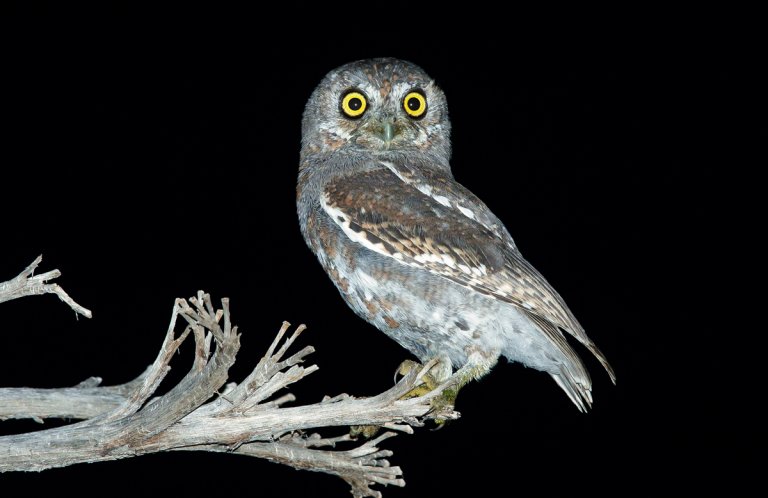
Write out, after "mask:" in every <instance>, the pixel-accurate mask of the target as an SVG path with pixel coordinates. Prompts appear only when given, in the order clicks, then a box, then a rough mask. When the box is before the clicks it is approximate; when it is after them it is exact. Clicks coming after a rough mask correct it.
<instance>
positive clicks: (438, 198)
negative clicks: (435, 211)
mask: <svg viewBox="0 0 768 498" xmlns="http://www.w3.org/2000/svg"><path fill="white" fill-rule="evenodd" d="M432 198H433V199H434V200H436V201H437V202H439V203H440V204H442V205H443V206H448V207H451V201H449V200H448V198H447V197H446V196H444V195H433V196H432Z"/></svg>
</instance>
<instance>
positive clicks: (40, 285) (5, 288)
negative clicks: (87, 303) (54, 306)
mask: <svg viewBox="0 0 768 498" xmlns="http://www.w3.org/2000/svg"><path fill="white" fill-rule="evenodd" d="M42 260H43V255H42V254H41V255H40V256H38V257H37V258H35V260H34V261H33V262H32V263H31V264H30V265H29V266H27V267H26V268H25V269H24V271H22V272H21V273H19V275H18V276H17V277H16V278H14V279H12V280H8V281H7V282H2V283H0V303H4V302H5V301H10V300H11V299H18V298H20V297H24V296H35V295H40V294H56V295H57V296H59V299H61V300H62V301H64V302H65V303H67V304H68V305H69V307H70V308H72V309H73V310H75V312H77V313H80V314H81V315H83V316H84V317H86V318H91V316H92V315H91V310H89V309H86V308H83V307H82V306H80V305H79V304H77V303H76V302H75V301H74V300H73V299H72V298H71V297H69V295H68V294H67V293H66V292H64V289H62V288H61V287H59V284H49V283H48V281H49V280H53V279H54V278H58V277H60V276H61V272H60V271H59V270H51V271H49V272H45V273H41V274H40V275H34V273H35V270H36V269H37V266H38V265H39V264H40V262H41V261H42Z"/></svg>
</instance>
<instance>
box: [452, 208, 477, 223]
mask: <svg viewBox="0 0 768 498" xmlns="http://www.w3.org/2000/svg"><path fill="white" fill-rule="evenodd" d="M456 207H457V208H459V211H461V214H463V215H464V216H466V217H467V218H469V219H470V220H474V219H475V213H474V212H473V211H472V210H471V209H467V208H465V207H464V206H461V205H459V204H456Z"/></svg>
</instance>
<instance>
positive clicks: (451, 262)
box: [443, 254, 456, 268]
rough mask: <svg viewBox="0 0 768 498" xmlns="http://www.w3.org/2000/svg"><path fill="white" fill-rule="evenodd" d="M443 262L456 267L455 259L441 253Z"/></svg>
mask: <svg viewBox="0 0 768 498" xmlns="http://www.w3.org/2000/svg"><path fill="white" fill-rule="evenodd" d="M443 263H445V264H446V265H448V266H450V267H451V268H456V260H455V259H454V258H453V257H452V256H449V255H448V254H443Z"/></svg>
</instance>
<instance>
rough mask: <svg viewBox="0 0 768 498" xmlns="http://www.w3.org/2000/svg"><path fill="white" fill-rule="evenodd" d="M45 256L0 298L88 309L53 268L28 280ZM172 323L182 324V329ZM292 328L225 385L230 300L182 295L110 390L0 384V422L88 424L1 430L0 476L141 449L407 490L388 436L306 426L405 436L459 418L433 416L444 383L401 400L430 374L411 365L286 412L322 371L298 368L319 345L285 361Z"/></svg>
mask: <svg viewBox="0 0 768 498" xmlns="http://www.w3.org/2000/svg"><path fill="white" fill-rule="evenodd" d="M40 259H41V258H37V259H36V260H35V262H34V263H33V264H32V265H30V267H28V268H27V269H26V270H25V271H24V272H22V273H21V274H20V275H19V276H18V277H16V278H15V279H13V280H11V281H9V282H5V283H2V284H0V302H3V301H7V300H9V299H14V298H16V297H21V296H25V295H35V294H42V293H49V292H51V293H56V294H57V295H59V297H62V296H66V299H64V297H62V300H64V301H65V302H67V304H69V305H70V306H71V307H73V309H75V310H76V311H78V312H79V313H81V314H84V315H85V316H90V312H89V311H88V310H86V309H85V308H82V307H81V306H80V305H77V303H75V302H74V301H72V299H71V298H69V296H67V295H66V293H64V291H63V289H61V288H59V287H58V286H56V288H57V289H58V290H56V289H53V288H52V287H51V286H52V285H55V284H47V283H45V282H46V281H47V280H50V279H51V278H55V277H56V276H58V275H59V273H58V272H56V271H54V272H48V273H46V274H43V275H38V276H32V273H33V271H34V269H35V268H36V266H37V265H38V264H39V262H40ZM41 286H42V287H41ZM40 289H43V290H42V291H41V290H40ZM190 303H191V305H190ZM86 313H87V314H86ZM179 318H182V320H181V322H186V326H185V328H184V329H183V331H182V332H181V333H180V334H177V331H176V329H177V328H178V327H177V326H178V322H179ZM289 327H290V325H289V324H288V323H284V324H283V326H282V328H281V329H280V330H279V332H278V334H277V336H276V337H275V339H274V341H273V342H272V345H271V346H270V347H269V348H268V350H267V354H265V355H264V357H263V358H262V359H261V361H259V363H258V365H256V367H255V368H254V369H253V371H252V372H251V374H250V375H248V376H247V377H246V378H245V379H244V380H243V382H241V383H240V384H235V383H233V382H230V383H227V380H228V371H229V368H230V367H231V366H232V365H233V364H234V362H235V357H236V355H237V352H238V350H239V347H240V340H239V334H238V332H237V327H235V326H233V325H232V323H231V319H230V314H229V302H228V300H227V299H223V300H222V307H221V309H218V310H216V309H214V307H213V304H212V302H211V299H210V297H209V296H208V295H207V294H204V293H202V292H199V293H198V295H197V297H196V298H190V299H189V301H187V300H184V299H177V300H176V302H175V303H174V307H173V313H172V316H171V322H170V325H169V327H168V330H167V332H166V336H165V340H164V341H163V344H162V346H161V349H160V353H159V354H158V356H157V358H156V360H155V362H154V363H153V364H152V365H150V367H149V368H147V369H146V370H145V371H144V373H143V374H141V375H140V376H139V377H138V378H136V379H135V380H134V381H132V382H130V383H128V384H124V385H121V386H106V387H105V386H99V384H100V382H101V380H100V379H98V378H95V377H93V378H90V379H88V380H86V381H84V382H82V383H81V384H79V385H77V386H75V387H67V388H61V389H31V388H5V389H0V420H2V419H8V418H32V419H34V420H38V421H42V419H45V418H79V419H84V420H83V421H82V422H78V423H74V424H71V425H67V426H64V427H58V428H53V429H48V430H43V431H37V432H32V433H28V434H19V435H12V436H4V437H0V472H8V471H42V470H45V469H49V468H54V467H65V466H68V465H73V464H76V463H84V462H98V461H104V460H116V459H121V458H129V457H133V456H137V455H142V454H147V453H156V452H163V451H190V450H200V451H215V452H230V453H234V454H240V455H245V456H252V457H257V458H266V459H268V460H271V461H274V462H277V463H282V464H285V465H290V466H292V467H295V468H298V469H305V470H313V471H319V472H326V473H329V474H333V475H337V476H339V477H341V478H342V479H344V480H345V481H347V482H348V483H349V484H350V486H351V488H352V493H353V495H354V496H357V497H364V496H381V493H380V492H379V491H377V490H374V489H371V487H370V486H371V485H374V484H384V485H396V486H403V485H405V481H404V480H403V479H402V472H401V470H400V468H399V467H390V466H389V462H388V461H387V458H388V457H390V456H391V455H392V453H391V452H390V451H387V450H380V449H379V448H378V445H379V443H380V442H381V441H383V440H384V439H386V438H388V437H391V436H392V435H394V433H393V432H387V433H385V434H383V435H381V436H380V437H378V438H376V439H374V440H371V441H368V442H365V443H363V444H361V445H359V446H357V447H353V448H351V449H347V450H341V449H337V448H335V446H336V445H337V444H340V445H352V444H354V440H353V438H351V437H350V436H349V435H344V436H340V437H336V438H322V437H320V436H319V435H317V434H308V433H307V432H305V431H309V430H312V429H317V428H321V427H339V426H341V427H344V426H370V425H378V426H382V427H385V428H389V429H392V430H397V431H401V432H406V433H411V432H413V429H412V427H418V426H421V425H423V421H424V420H425V419H428V418H438V417H439V418H441V419H448V418H457V417H458V416H459V414H458V413H457V412H455V411H453V408H452V407H450V406H449V407H446V408H444V409H441V410H439V411H438V412H436V411H435V408H434V406H433V403H432V401H433V400H434V399H435V397H437V396H440V395H441V393H442V390H443V389H445V388H446V387H447V386H448V385H449V383H450V382H451V379H449V380H448V381H447V382H446V383H445V384H444V385H443V386H440V387H438V388H437V389H435V390H433V391H432V392H429V393H427V394H426V395H424V396H420V397H408V396H406V394H407V393H409V392H410V391H411V390H413V389H414V387H416V386H418V385H419V384H420V383H421V380H420V379H421V377H422V376H423V374H424V373H425V372H424V371H417V370H412V371H411V372H410V373H409V374H408V375H406V376H405V377H404V378H403V379H401V380H400V382H398V383H397V384H396V385H395V386H393V387H392V388H391V389H389V390H388V391H386V392H384V393H382V394H380V395H378V396H374V397H371V398H361V399H356V398H354V397H352V396H349V395H346V394H342V395H338V396H335V397H333V398H330V397H326V399H324V400H323V401H321V402H319V403H315V404H312V405H303V406H293V407H285V406H284V405H285V404H286V403H289V402H293V401H295V397H294V396H293V395H291V394H290V393H289V394H282V395H280V396H278V397H275V395H276V394H277V393H280V392H281V391H283V390H284V389H285V388H286V387H288V386H289V385H290V384H292V383H294V382H297V381H299V380H301V379H302V378H304V377H306V376H307V375H309V374H311V373H312V372H314V371H316V370H317V366H316V365H310V366H303V363H304V361H305V358H306V357H307V356H308V355H309V354H311V353H312V352H313V351H314V349H313V348H312V347H311V346H307V347H305V348H304V349H302V350H300V351H298V352H297V353H294V354H292V355H290V356H288V350H289V348H290V347H291V346H292V345H293V343H294V342H295V341H296V339H297V338H298V337H299V335H300V334H301V332H302V331H303V330H304V329H305V327H304V326H303V325H301V326H299V327H297V328H296V329H295V330H294V332H293V333H292V334H290V336H288V337H287V338H285V336H286V335H287V332H288V330H289ZM190 336H191V337H193V340H194V341H195V346H196V347H195V359H194V361H193V363H192V367H191V369H190V371H189V372H188V373H187V375H186V376H185V377H184V378H183V379H182V380H181V381H180V382H179V383H178V384H177V385H176V386H175V387H173V388H172V389H171V390H170V391H168V392H167V393H166V394H165V395H163V396H155V397H153V394H154V393H155V391H156V389H157V387H158V386H159V384H160V382H161V381H162V380H163V379H164V378H165V375H166V373H167V372H168V370H169V369H170V366H169V364H170V362H171V360H172V359H173V357H174V355H175V352H176V351H177V350H178V348H179V346H180V345H181V343H182V342H183V341H184V340H186V339H187V338H188V337H190ZM404 398H405V399H404ZM327 447H330V449H325V448H327Z"/></svg>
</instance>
